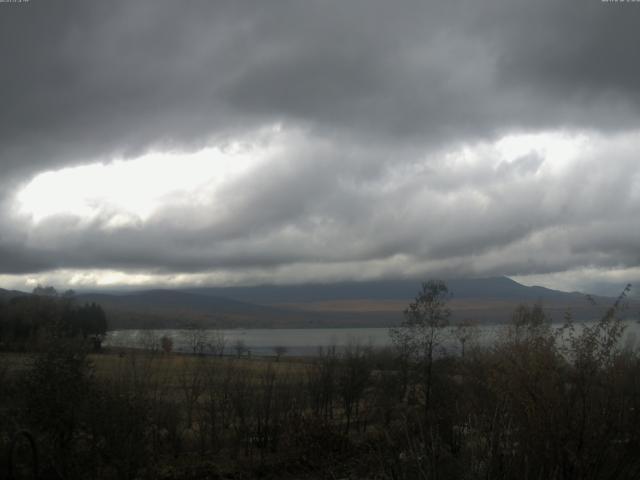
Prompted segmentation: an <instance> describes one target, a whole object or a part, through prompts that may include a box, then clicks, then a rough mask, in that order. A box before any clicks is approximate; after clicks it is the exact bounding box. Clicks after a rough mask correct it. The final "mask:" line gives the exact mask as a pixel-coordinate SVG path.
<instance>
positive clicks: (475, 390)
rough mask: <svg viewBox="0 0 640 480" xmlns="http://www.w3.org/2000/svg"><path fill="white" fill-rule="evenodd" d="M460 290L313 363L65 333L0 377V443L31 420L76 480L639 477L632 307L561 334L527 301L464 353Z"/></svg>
mask: <svg viewBox="0 0 640 480" xmlns="http://www.w3.org/2000/svg"><path fill="white" fill-rule="evenodd" d="M447 294H448V292H447V290H446V286H444V285H443V284H438V283H429V284H425V285H424V287H423V290H422V292H421V293H420V295H419V296H418V298H416V302H415V303H414V304H412V305H411V307H410V308H409V309H408V310H407V315H406V321H405V322H404V323H403V324H402V325H401V326H399V327H398V328H397V329H394V330H393V332H392V335H393V338H394V342H395V343H394V348H393V349H389V350H386V351H381V350H374V349H372V348H369V347H365V346H362V345H357V344H354V345H350V346H349V347H348V348H346V349H345V350H343V351H341V352H339V353H338V351H336V349H333V348H330V349H325V350H321V351H319V352H318V354H317V356H316V357H315V358H313V359H310V360H308V361H305V362H302V361H300V360H296V359H291V358H288V359H287V361H283V360H280V361H278V359H277V358H274V359H255V358H254V359H251V360H247V359H241V358H236V357H235V356H229V357H207V356H201V355H177V354H171V353H165V352H161V351H159V350H157V349H154V350H153V351H150V352H142V351H141V352H129V353H127V354H125V355H122V356H118V355H100V356H93V357H91V356H88V355H87V354H88V350H87V345H86V343H83V342H78V341H77V338H76V340H75V341H74V340H71V339H70V338H69V337H67V336H65V335H60V336H59V337H54V338H53V339H50V341H49V342H48V343H47V346H46V348H44V349H43V350H42V351H41V353H39V354H38V355H37V356H36V357H35V360H34V361H33V363H32V364H31V365H28V366H27V367H25V370H24V374H23V375H13V376H12V375H11V372H10V370H11V368H9V369H8V371H9V373H7V372H5V373H4V377H2V378H4V383H3V388H6V392H7V394H6V395H5V396H4V397H0V398H2V400H1V403H2V405H1V406H0V448H4V447H6V444H7V442H8V441H9V440H8V439H9V438H10V437H11V435H12V434H13V433H14V432H15V431H16V430H17V429H22V428H28V429H29V430H30V431H31V432H33V433H34V435H35V437H36V438H37V441H38V444H39V445H40V446H41V450H42V455H41V457H42V462H41V463H42V467H41V468H42V469H45V468H50V469H51V470H54V471H57V472H58V473H59V474H60V475H61V476H63V478H69V479H71V478H98V479H112V478H113V479H116V478H118V479H120V478H122V479H133V478H149V479H151V478H166V479H186V478H300V477H304V478H363V479H364V478H367V479H368V478H377V479H398V480H400V479H432V478H440V479H514V480H515V479H521V478H531V479H567V480H568V479H627V478H628V479H632V478H638V474H639V473H640V471H639V470H640V454H638V452H640V433H639V432H640V356H638V353H637V352H636V351H635V350H634V349H631V348H624V347H623V346H622V345H621V342H620V339H621V335H622V331H623V324H622V322H621V320H620V319H618V317H617V313H618V310H619V308H620V303H618V304H616V305H614V306H613V308H612V309H611V310H610V311H609V312H608V313H607V315H605V317H603V318H602V319H600V321H598V322H595V323H593V324H589V325H574V324H573V323H572V322H571V319H570V318H567V322H566V324H565V325H564V326H562V327H561V328H553V327H552V326H551V324H550V322H549V320H548V318H547V317H546V316H545V314H544V311H543V309H542V308H541V307H539V306H533V307H529V306H522V307H520V308H518V309H517V310H516V312H514V316H513V321H512V323H511V324H510V325H508V326H505V328H504V329H503V333H502V335H501V336H500V338H498V339H496V341H495V343H494V344H493V345H491V346H488V347H480V346H479V345H478V343H474V342H473V341H471V340H470V339H472V338H473V336H472V335H469V334H468V333H465V342H464V343H465V346H466V348H465V353H464V356H462V355H461V352H456V353H455V354H450V355H447V354H446V352H445V351H444V350H443V345H444V344H443V341H442V339H443V335H444V329H443V327H444V326H445V325H446V324H447V320H448V310H447V309H446V298H447ZM621 300H622V299H621ZM90 359H93V364H92V362H91V361H90ZM0 375H3V371H2V370H0ZM0 379H1V378H0ZM9 419H13V420H14V422H13V423H12V421H10V420H9ZM2 442H4V443H2Z"/></svg>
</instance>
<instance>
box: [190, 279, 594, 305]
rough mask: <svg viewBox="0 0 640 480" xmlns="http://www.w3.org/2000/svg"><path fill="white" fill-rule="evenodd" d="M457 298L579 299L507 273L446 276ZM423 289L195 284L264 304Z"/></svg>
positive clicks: (415, 283)
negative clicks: (459, 276) (532, 285)
mask: <svg viewBox="0 0 640 480" xmlns="http://www.w3.org/2000/svg"><path fill="white" fill-rule="evenodd" d="M446 283H447V286H448V288H449V291H450V292H451V294H452V297H453V298H454V299H468V298H478V299H501V300H516V301H536V300H542V301H545V300H552V299H553V300H557V299H572V300H574V299H576V298H578V297H582V295H581V294H579V293H575V292H574V293H567V292H561V291H557V290H551V289H548V288H544V287H527V286H525V285H521V284H520V283H518V282H516V281H514V280H511V279H510V278H507V277H492V278H477V279H451V280H446ZM419 289H420V281H419V280H395V281H390V280H385V281H369V282H341V283H331V284H305V285H282V286H279V285H262V286H254V287H221V288H193V289H189V290H187V291H189V292H192V293H197V294H200V295H217V296H223V297H227V298H234V299H237V300H241V301H247V302H253V303H261V304H281V303H302V302H321V301H329V300H352V299H362V300H365V299H366V300H406V301H410V300H411V299H413V298H414V297H415V295H416V293H417V291H418V290H419Z"/></svg>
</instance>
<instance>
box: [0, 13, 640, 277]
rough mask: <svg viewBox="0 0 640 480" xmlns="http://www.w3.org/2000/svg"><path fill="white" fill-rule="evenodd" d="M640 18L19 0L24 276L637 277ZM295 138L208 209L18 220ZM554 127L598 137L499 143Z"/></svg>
mask: <svg viewBox="0 0 640 480" xmlns="http://www.w3.org/2000/svg"><path fill="white" fill-rule="evenodd" d="M639 22H640V4H637V3H636V4H634V3H624V4H618V3H602V2H600V1H597V0H593V1H588V2H582V4H576V3H575V2H565V1H557V0H554V1H551V0H542V1H536V2H531V1H528V2H519V1H516V2H513V1H510V2H507V1H498V0H490V1H487V2H477V1H471V0H469V1H463V2H417V1H415V2H413V1H406V2H382V1H380V2H378V1H371V0H366V1H364V0H362V1H352V2H344V1H317V2H316V1H312V2H297V1H273V2H271V1H270V2H264V1H261V2H243V1H237V0H234V1H228V2H221V1H217V2H216V1H196V0H194V1H190V2H176V1H168V0H167V1H164V0H153V1H151V0H148V1H147V0H138V1H135V2H130V1H121V0H116V1H110V2H86V1H59V2H56V1H43V0H31V2H29V3H26V4H0V58H1V59H2V62H3V69H2V70H3V73H2V79H1V82H2V83H1V88H0V105H1V106H2V107H1V109H0V165H1V167H2V176H1V177H0V192H1V193H0V201H1V202H2V209H0V273H5V274H34V273H38V272H47V271H54V270H60V269H66V270H74V269H75V270H92V269H93V270H100V269H111V270H121V271H131V272H147V273H150V274H154V275H159V276H161V275H176V274H190V273H198V274H202V273H203V272H218V273H219V276H216V277H215V279H216V281H221V282H224V281H225V280H224V279H225V276H224V274H222V273H220V272H223V273H225V274H226V275H227V277H228V278H229V279H232V280H233V281H247V282H250V281H253V280H254V279H257V280H259V281H265V279H266V280H267V281H268V280H269V279H273V281H285V280H286V279H292V280H300V279H302V280H304V279H307V280H312V279H314V278H315V277H316V276H320V277H323V278H360V277H366V276H376V275H422V274H425V273H428V272H434V273H438V274H440V273H444V274H459V275H469V274H473V275H484V274H510V275H516V274H520V275H527V274H546V273H553V272H564V271H572V270H577V269H581V268H595V269H596V270H598V269H600V270H602V271H604V270H606V269H613V268H616V269H623V270H624V269H629V270H630V271H635V270H634V269H637V268H639V267H640V265H639V264H640V251H639V250H640V249H639V248H638V246H637V242H636V239H637V238H638V233H640V232H638V227H637V218H638V216H637V215H638V211H639V210H640V193H639V191H640V184H639V182H640V180H639V172H640V166H639V165H640V164H639V163H638V159H637V155H636V152H637V151H638V150H637V147H639V146H640V137H639V136H638V135H636V134H635V133H634V132H636V131H637V130H639V129H640V124H639V119H640V83H639V82H638V81H637V79H638V78H640V58H639V57H640V50H639V49H637V48H636V45H638V42H639V41H640V30H639V29H638V28H637V25H638V24H639ZM275 124H278V125H281V126H282V128H284V130H285V131H286V132H293V134H292V136H293V137H294V138H295V140H294V141H292V142H289V143H288V144H287V148H285V149H284V150H283V151H282V152H281V154H280V155H277V156H276V157H275V158H271V159H270V160H269V161H268V162H265V163H261V164H259V165H258V166H257V167H255V168H253V169H252V170H251V171H250V172H249V173H247V174H246V175H243V176H240V177H239V178H237V179H234V180H233V181H230V182H227V183H226V184H224V185H223V187H222V188H221V189H220V190H218V191H216V193H215V195H211V196H210V198H208V199H207V200H206V201H204V202H203V201H200V202H197V204H194V203H189V202H181V201H167V202H166V204H165V205H164V207H163V208H162V209H161V210H158V211H156V212H155V213H154V215H152V216H151V217H150V218H147V219H144V221H141V222H139V223H138V224H135V225H132V224H127V225H125V226H122V227H120V228H109V229H105V228H104V225H105V224H106V222H108V220H109V218H110V217H109V214H108V213H105V216H104V217H98V218H94V219H92V221H90V222H86V221H82V219H79V218H77V217H75V216H73V215H66V216H65V215H63V216H60V215H58V216H55V217H51V218H47V219H45V220H43V221H41V222H33V221H29V220H28V219H25V218H22V217H16V215H15V212H14V210H15V202H14V194H15V193H16V191H18V190H19V188H21V187H22V186H24V185H25V184H27V183H28V182H29V181H30V180H31V179H32V178H33V177H34V176H35V175H37V174H38V173H40V172H42V171H44V170H56V169H60V168H63V167H68V166H75V165H83V164H90V163H95V162H110V161H111V160H112V159H114V158H130V159H135V158H136V157H138V156H140V155H142V154H143V153H145V152H147V151H150V150H152V151H166V150H172V151H181V152H185V153H188V152H191V151H197V150H199V149H201V148H203V147H205V146H210V145H220V144H224V142H228V141H232V140H233V139H235V138H238V137H241V138H249V137H251V135H252V134H253V133H252V132H255V131H257V130H259V129H260V128H264V127H265V126H266V127H269V126H273V125H275ZM542 131H543V132H557V131H564V132H571V135H578V134H584V135H587V136H589V138H590V139H594V140H590V142H591V143H590V144H589V147H588V148H585V150H584V153H583V154H580V158H577V159H573V160H572V161H571V162H569V163H568V165H567V166H565V167H562V168H559V167H558V168H555V167H553V166H552V165H550V164H551V163H554V162H555V163H556V164H561V163H562V159H558V158H550V156H549V155H547V156H545V153H544V152H541V151H538V150H536V149H535V148H534V149H530V150H529V151H526V152H524V153H523V154H522V156H520V157H518V158H509V159H507V160H504V159H502V158H500V155H499V154H498V153H497V152H496V149H495V148H494V147H493V146H492V145H493V143H492V142H495V141H496V140H497V139H499V138H501V137H503V136H505V135H508V134H516V133H535V132H542ZM285 138H289V137H285ZM544 138H546V137H544ZM465 148H470V149H471V150H472V151H473V156H474V158H473V159H471V160H469V159H467V160H464V155H465V153H464V152H465ZM452 152H453V153H452ZM451 155H454V156H455V155H457V157H455V158H454V159H452V157H451ZM456 158H457V160H456ZM153 175H154V172H153V171H150V172H149V181H153ZM185 219H188V221H187V220H185ZM159 278H160V277H159ZM204 279H205V280H204V281H206V277H204Z"/></svg>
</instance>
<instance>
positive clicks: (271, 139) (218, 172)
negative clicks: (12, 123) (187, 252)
mask: <svg viewBox="0 0 640 480" xmlns="http://www.w3.org/2000/svg"><path fill="white" fill-rule="evenodd" d="M285 136H286V135H284V134H283V133H282V132H281V129H280V127H275V128H271V129H268V130H265V131H260V132H258V133H257V134H256V135H254V136H253V137H252V138H250V139H239V140H236V141H233V142H229V143H227V144H225V145H223V146H211V147H207V148H204V149H202V150H199V151H196V152H190V153H183V152H150V153H147V154H145V155H143V156H141V157H138V158H135V159H132V160H123V159H116V160H114V161H112V162H110V163H106V164H105V163H93V164H90V165H85V166H80V167H74V168H65V169H62V170H58V171H51V172H45V173H41V174H39V175H38V176H36V177H35V178H34V179H33V180H32V181H31V182H30V183H29V184H28V185H27V186H26V187H25V188H23V189H22V190H21V191H20V192H18V194H17V196H16V201H17V205H18V211H19V212H20V214H23V215H27V216H29V217H30V218H31V219H32V221H33V222H35V223H39V222H41V221H42V220H44V219H46V218H49V217H53V216H56V215H72V216H76V217H78V218H80V219H82V220H86V221H91V220H94V219H96V218H98V217H100V216H102V215H105V214H106V215H107V216H108V218H109V222H108V224H107V225H106V226H107V227H119V226H123V225H127V224H131V223H137V222H144V221H146V220H148V219H149V218H150V217H151V216H153V214H154V213H155V212H156V211H158V210H159V209H160V208H162V207H163V206H165V205H167V204H171V203H174V202H175V201H176V200H179V199H182V198H188V199H189V201H191V202H197V201H198V200H202V201H206V199H202V198H200V197H201V196H202V194H204V195H207V196H210V195H212V194H213V193H214V192H215V191H216V190H217V189H218V188H219V187H220V186H222V185H223V184H225V183H227V182H229V181H232V180H234V179H236V178H238V177H240V176H242V175H244V174H246V173H247V172H249V171H250V170H251V169H252V168H254V167H255V166H257V165H258V164H259V163H261V162H263V161H265V160H268V159H269V158H271V157H274V156H276V155H278V153H280V152H281V151H282V150H283V149H284V148H286V139H285Z"/></svg>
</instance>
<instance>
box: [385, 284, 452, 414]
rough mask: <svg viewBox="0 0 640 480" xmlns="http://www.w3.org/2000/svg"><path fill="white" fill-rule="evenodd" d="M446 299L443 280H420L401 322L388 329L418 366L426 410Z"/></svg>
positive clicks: (445, 317)
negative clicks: (422, 281)
mask: <svg viewBox="0 0 640 480" xmlns="http://www.w3.org/2000/svg"><path fill="white" fill-rule="evenodd" d="M448 300H449V289H448V288H447V285H446V284H445V283H444V282H442V281H439V280H430V281H428V282H424V283H423V284H422V289H421V290H420V291H419V292H418V295H417V296H416V298H415V300H414V301H413V302H411V303H410V304H409V306H408V307H407V309H406V310H405V311H404V321H403V322H402V324H401V325H400V326H399V327H395V328H392V329H391V330H390V332H389V334H390V336H391V340H392V341H393V343H394V344H395V345H396V346H398V347H399V348H401V349H402V350H404V351H408V352H410V354H411V355H413V356H414V357H415V359H416V360H417V361H418V364H419V365H420V370H421V372H420V373H421V377H422V383H423V389H424V392H423V394H424V399H425V410H426V411H428V410H429V408H430V402H431V389H432V383H433V378H432V376H433V357H434V353H435V351H436V349H437V348H438V347H440V346H441V344H442V340H443V338H442V336H443V333H442V332H443V329H444V327H446V326H447V325H448V324H449V317H450V316H451V310H450V309H449V308H448V307H447V301H448Z"/></svg>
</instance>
